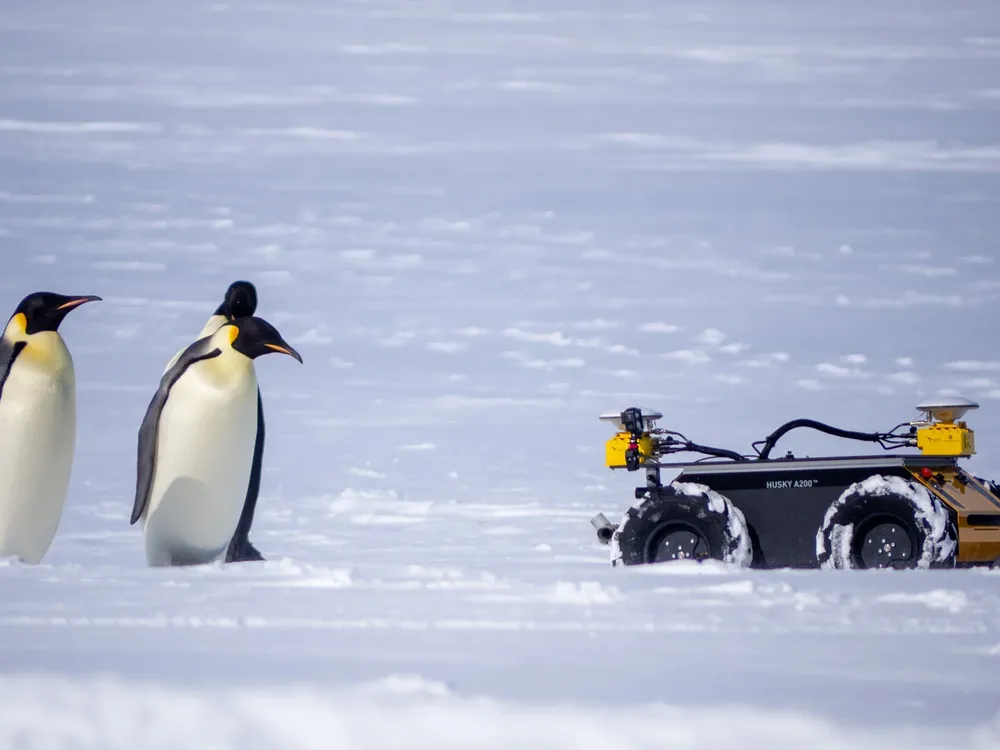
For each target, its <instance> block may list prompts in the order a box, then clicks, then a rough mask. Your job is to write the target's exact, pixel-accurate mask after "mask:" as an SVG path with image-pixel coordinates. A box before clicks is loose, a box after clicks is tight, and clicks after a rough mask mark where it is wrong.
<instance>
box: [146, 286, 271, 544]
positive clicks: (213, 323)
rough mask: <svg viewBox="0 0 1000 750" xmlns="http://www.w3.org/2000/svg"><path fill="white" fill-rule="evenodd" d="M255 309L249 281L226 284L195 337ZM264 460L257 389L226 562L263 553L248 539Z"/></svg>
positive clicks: (261, 404) (261, 406) (254, 290)
mask: <svg viewBox="0 0 1000 750" xmlns="http://www.w3.org/2000/svg"><path fill="white" fill-rule="evenodd" d="M256 312H257V288H256V287H255V286H254V285H253V284H252V283H251V282H249V281H243V280H237V281H234V282H233V283H232V284H230V285H229V288H228V289H226V293H225V295H224V296H223V298H222V302H221V303H220V304H219V306H218V307H217V308H216V310H215V312H214V313H213V314H212V315H211V316H210V317H209V319H208V321H207V322H206V323H205V326H204V327H203V328H202V329H201V333H200V334H198V338H199V339H201V338H204V337H206V336H211V335H212V334H213V333H215V332H216V331H217V330H219V328H221V327H222V326H223V325H225V324H226V323H228V322H229V321H232V320H239V319H240V318H249V317H252V316H253V315H254V313H256ZM181 353H182V352H178V353H177V354H176V355H174V358H173V359H172V360H170V362H169V364H168V365H167V367H166V369H165V370H164V373H166V372H167V371H169V370H170V368H171V367H173V366H174V364H175V363H176V362H177V360H178V358H179V357H180V356H181ZM263 462H264V402H263V399H262V398H261V395H260V389H259V388H258V390H257V437H256V442H255V443H254V451H253V466H252V468H251V470H250V482H249V484H248V485H247V492H246V497H245V498H244V501H243V511H242V513H241V514H240V520H239V523H237V524H236V531H235V532H234V533H233V538H232V540H231V541H230V543H229V549H227V550H226V562H227V563H232V562H251V561H256V562H259V561H263V560H264V556H263V555H262V554H261V553H260V551H259V550H258V549H257V548H256V547H254V545H253V543H252V542H251V541H250V528H251V527H252V526H253V517H254V512H255V511H256V509H257V496H258V495H259V494H260V476H261V467H262V464H263Z"/></svg>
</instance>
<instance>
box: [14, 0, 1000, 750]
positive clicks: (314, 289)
mask: <svg viewBox="0 0 1000 750" xmlns="http://www.w3.org/2000/svg"><path fill="white" fill-rule="evenodd" d="M8 6H9V7H5V9H4V13H3V15H2V18H0V101H2V104H0V262H2V266H0V269H2V270H0V302H2V304H3V305H5V306H6V308H7V309H9V310H11V311H12V309H13V306H14V305H15V304H16V303H17V301H18V300H20V299H21V297H23V296H24V295H25V294H27V293H29V292H31V291H36V290H39V289H49V290H52V291H58V292H62V293H66V294H98V295H100V296H101V297H103V299H104V301H103V302H99V303H95V304H93V305H87V306H85V307H84V308H82V309H80V310H79V311H78V312H74V313H73V315H72V316H71V317H70V318H68V319H67V321H66V323H65V324H64V325H63V328H62V333H63V335H64V337H65V339H66V341H67V345H68V346H69V348H70V351H71V352H72V354H73V357H74V361H75V366H76V379H77V389H78V390H77V402H78V428H77V442H76V456H75V462H74V467H73V474H72V478H71V484H70V491H69V496H68V499H67V502H66V509H65V512H64V515H63V518H62V522H61V525H60V527H59V531H58V534H57V536H56V539H55V542H54V543H53V546H52V548H51V550H50V551H49V554H48V555H47V556H46V558H45V559H44V560H43V561H42V563H41V564H39V565H27V564H22V563H18V562H17V561H14V560H6V561H4V563H3V565H2V566H0V591H2V594H3V595H2V597H0V667H2V670H0V745H2V746H4V747H12V748H20V747H25V748H38V749H47V748H74V749H79V748H102V749H106V750H113V749H117V748H130V749H132V748H137V747H142V748H150V749H151V750H152V749H153V748H158V747H171V748H175V747H205V748H213V749H214V748H239V750H256V749H257V748H282V749H283V750H295V749H296V748H328V747H337V748H343V749H344V750H354V749H355V748H357V749H363V750H368V749H370V748H404V747H405V748H468V749H470V750H478V749H479V748H513V747H526V748H527V747H531V748H536V747H537V748H572V749H573V750H585V749H586V748H598V747H600V748H615V749H616V750H617V749H618V748H621V749H623V750H631V749H633V748H635V749H639V748H650V749H652V748H656V749H657V750H660V749H666V748H735V747H741V748H768V749H769V750H776V749H778V748H790V749H791V748H794V749H795V750H800V749H801V748H806V747H808V748H817V749H825V748H831V749H832V748H838V749H839V748H851V749H852V750H858V749H859V748H877V749H878V750H884V749H885V748H894V747H906V748H913V749H916V748H954V747H966V748H975V749H977V750H979V749H983V750H985V749H987V748H1000V681H998V680H997V677H996V675H997V667H998V665H1000V661H998V659H1000V570H968V571H965V570H948V571H941V570H918V571H905V572H904V571H871V572H849V571H820V570H815V571H756V570H745V569H739V568H738V567H734V566H726V565H723V564H703V565H697V564H695V563H688V562H680V563H671V564H669V565H661V566H636V567H629V568H614V567H613V566H611V564H610V561H609V557H608V551H609V550H608V547H606V546H603V545H600V544H599V543H598V542H597V538H596V535H595V533H594V529H593V528H592V527H591V525H590V523H589V519H590V518H591V517H592V516H593V515H594V514H595V513H597V512H598V511H603V512H604V513H605V514H606V515H607V516H608V517H609V518H611V519H613V520H614V519H616V518H618V517H619V514H620V513H622V512H624V511H625V510H626V509H627V508H628V507H629V506H630V505H631V504H632V503H633V502H634V495H633V489H634V488H635V487H636V486H637V485H640V484H642V479H643V477H642V476H641V474H642V473H641V472H638V473H636V474H627V473H625V472H611V471H609V470H607V469H605V468H604V466H603V458H604V445H603V444H604V441H605V440H606V439H607V438H608V437H610V436H611V434H612V432H613V428H612V427H611V426H610V425H609V424H608V423H607V422H602V421H600V420H599V419H598V416H599V415H600V414H607V413H617V412H618V411H619V410H621V409H623V408H625V407H627V406H635V405H640V404H641V405H648V406H649V407H650V408H652V409H656V410H659V411H662V412H663V414H664V417H663V419H662V420H660V421H659V426H661V427H667V428H669V429H675V430H679V431H681V432H683V433H685V434H686V435H688V436H689V437H690V438H691V439H692V440H694V441H696V442H698V443H702V444H707V445H717V446H720V447H726V448H731V449H734V450H740V451H743V452H748V451H749V450H750V443H751V442H752V441H754V440H758V439H761V438H763V437H764V436H766V435H767V434H768V433H770V432H771V431H772V430H773V429H774V428H775V427H777V426H778V425H779V424H781V423H783V422H785V421H786V420H789V419H793V418H796V417H810V418H813V419H819V420H822V421H825V422H828V423H831V424H834V425H836V426H839V427H843V428H847V429H856V430H887V429H891V428H892V427H893V426H895V425H896V424H898V423H900V422H902V421H905V420H907V419H912V418H916V417H917V416H918V413H917V411H916V409H915V407H916V404H918V403H919V402H920V401H921V400H923V399H925V398H930V397H933V396H938V395H956V394H957V395H962V396H966V397H969V398H972V399H974V400H975V401H977V402H978V403H979V404H980V405H981V408H980V409H979V410H976V411H973V412H970V413H969V415H968V416H967V419H968V421H969V423H970V425H971V426H972V427H973V428H974V429H975V430H976V444H977V446H978V449H979V453H978V455H977V456H975V457H974V458H972V459H971V460H970V461H968V462H967V465H968V468H969V469H970V470H971V471H974V472H975V473H976V474H977V475H978V476H982V477H985V478H988V479H997V478H1000V421H998V420H997V417H996V409H997V408H998V405H1000V354H998V352H997V338H996V320H997V318H998V316H1000V302H998V295H1000V272H998V261H1000V253H998V251H997V245H996V238H997V236H998V235H1000V215H998V213H997V212H996V211H995V210H994V207H995V205H996V204H997V201H998V200H1000V182H998V177H997V173H998V171H1000V136H998V133H1000V130H998V128H997V123H998V113H1000V89H998V85H997V79H996V74H997V70H998V64H1000V14H998V13H997V10H996V7H995V1H994V0H959V2H953V3H941V2H936V1H932V0H890V1H889V2H883V3H849V4H848V5H843V4H838V5H836V6H834V5H833V4H830V3H827V4H823V5H817V4H806V3H776V4H761V3H742V2H737V1H736V0H704V1H703V2H690V3H681V4H676V3H660V2H654V1H653V0H622V1H620V2H615V3H606V2H598V1H597V0H574V1H571V0H539V1H536V2H528V1H527V0H505V1H504V2H500V0H480V2H475V3H472V2H457V1H453V2H448V1H446V0H440V1H436V2H435V1H430V0H428V1H426V2H407V1H406V0H372V1H371V2H365V3H357V2H338V1H334V0H330V1H326V2H321V0H302V1H301V2H297V3H277V2H266V1H260V2H249V1H247V2H243V1H242V0H237V1H236V2H205V1H203V0H171V1H170V2H166V0H150V1H149V2H143V3H130V2H124V1H123V0H93V1H92V2H87V3H70V2H64V1H62V0H38V1H36V2H31V3H17V4H8ZM238 278H246V279H250V280H252V281H253V282H254V283H255V284H256V285H257V289H258V292H259V294H260V307H259V310H258V313H259V314H260V315H261V316H262V317H264V318H266V319H267V320H269V321H270V322H271V323H273V324H274V325H275V326H277V328H278V329H279V330H280V331H281V333H282V334H283V335H284V336H285V338H286V339H287V340H288V341H289V342H290V343H291V344H292V345H293V346H295V348H296V349H297V350H298V351H300V352H301V353H302V355H303V358H304V365H302V366H298V365H297V364H296V366H294V367H287V366H285V365H287V362H284V361H274V360H273V359H270V358H264V359H262V360H260V361H259V363H258V366H257V374H258V377H259V380H260V383H261V389H262V393H263V398H264V407H265V414H266V415H267V444H266V452H265V458H264V474H263V480H262V487H261V497H260V501H259V505H258V510H257V516H256V522H255V525H254V529H253V532H252V533H251V539H252V540H253V541H254V543H255V544H256V545H257V546H258V548H259V549H260V550H261V551H262V552H263V554H264V555H265V556H266V557H267V561H266V562H263V563H248V564H241V565H221V564H214V565H204V566H195V567H190V568H183V569H182V568H166V569H150V568H148V567H147V566H146V564H145V559H144V555H143V545H142V537H141V533H140V530H139V528H138V527H136V526H130V525H129V523H128V520H129V513H130V510H131V507H132V500H133V495H134V491H135V461H136V441H137V431H138V428H139V424H140V422H141V420H142V415H143V413H144V411H145V409H146V406H147V404H148V403H149V399H150V398H151V397H152V395H153V393H154V391H155V389H156V387H157V384H158V382H159V378H160V375H161V373H162V372H163V368H164V366H165V365H166V363H167V362H168V361H169V360H170V358H171V357H172V356H173V354H174V353H175V352H177V351H178V350H179V349H181V348H182V347H183V346H185V345H186V344H188V343H190V341H191V340H192V337H193V336H195V335H196V334H197V332H198V331H199V330H200V329H201V327H202V325H203V324H204V323H205V321H206V319H207V318H208V316H209V315H210V314H211V313H212V312H213V310H214V309H215V307H216V306H217V305H218V303H219V301H220V298H221V295H222V293H223V292H224V291H225V288H226V286H227V285H228V284H229V283H230V282H231V281H233V280H234V279H238ZM871 448H872V446H871V445H866V444H856V445H855V444H845V443H844V441H842V440H838V439H835V438H830V437H828V436H824V435H819V434H816V433H804V434H800V433H799V432H795V433H792V434H789V435H787V436H786V437H785V438H783V439H782V441H781V442H780V443H779V445H778V447H777V449H776V451H775V455H783V454H784V452H785V451H786V450H791V451H793V452H794V453H795V454H796V455H806V454H813V455H816V454H818V453H830V452H848V453H867V452H870V451H871ZM669 478H670V477H669V476H668V477H665V479H669Z"/></svg>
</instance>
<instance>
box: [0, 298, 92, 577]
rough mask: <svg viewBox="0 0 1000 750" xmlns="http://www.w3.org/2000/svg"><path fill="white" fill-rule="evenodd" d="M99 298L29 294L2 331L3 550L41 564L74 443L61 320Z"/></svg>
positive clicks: (71, 383) (72, 388)
mask: <svg viewBox="0 0 1000 750" xmlns="http://www.w3.org/2000/svg"><path fill="white" fill-rule="evenodd" d="M100 299H101V298H100V297H96V296H92V295H91V296H85V297H67V296H65V295H62V294H54V293H52V292H36V293H34V294H29V295H28V296H27V297H25V298H24V299H23V300H21V302H20V304H19V305H18V306H17V309H16V310H14V314H13V315H12V316H11V317H10V320H8V321H7V327H6V328H5V329H4V332H3V336H2V337H0V557H16V558H18V559H20V560H21V561H22V562H25V563H28V564H31V565H37V564H38V563H40V562H41V561H42V559H43V558H44V557H45V555H46V553H48V551H49V547H50V546H51V545H52V540H53V539H54V538H55V535H56V531H57V530H58V527H59V521H60V520H61V518H62V513H63V508H64V507H65V504H66V492H67V490H68V488H69V480H70V474H71V472H72V468H73V454H74V449H75V446H76V374H75V372H74V369H73V358H72V356H70V353H69V349H68V348H67V347H66V342H65V341H64V340H63V338H62V336H61V335H60V334H59V325H60V324H61V323H62V322H63V319H64V318H65V317H66V316H67V315H68V314H69V313H70V312H71V311H72V310H75V309H76V308H78V307H79V306H80V305H83V304H85V303H87V302H94V301H98V300H100Z"/></svg>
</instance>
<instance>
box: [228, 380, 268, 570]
mask: <svg viewBox="0 0 1000 750" xmlns="http://www.w3.org/2000/svg"><path fill="white" fill-rule="evenodd" d="M263 462H264V401H263V400H262V399H261V396H260V388H257V439H256V441H255V442H254V446H253V464H252V465H251V467H250V483H249V484H248V485H247V495H246V499H245V500H244V501H243V512H242V513H241V514H240V520H239V522H238V523H237V524H236V531H235V532H234V533H233V538H232V539H231V540H230V542H229V548H228V549H227V550H226V562H227V563H231V562H263V561H264V556H263V555H262V554H261V553H260V552H259V551H258V549H257V548H256V547H254V546H253V543H252V542H251V541H250V527H251V526H253V514H254V511H255V510H256V509H257V495H258V494H259V492H260V474H261V466H262V465H263Z"/></svg>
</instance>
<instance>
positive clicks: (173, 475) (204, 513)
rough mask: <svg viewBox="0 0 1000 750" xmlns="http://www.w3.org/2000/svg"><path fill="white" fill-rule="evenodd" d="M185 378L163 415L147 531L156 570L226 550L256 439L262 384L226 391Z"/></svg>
mask: <svg viewBox="0 0 1000 750" xmlns="http://www.w3.org/2000/svg"><path fill="white" fill-rule="evenodd" d="M189 375H191V373H190V372H189V373H188V375H185V376H182V377H181V378H180V380H179V381H178V382H177V383H175V384H174V387H173V388H172V389H171V392H170V396H169V398H168V399H167V403H166V404H165V405H164V407H163V412H162V413H161V415H160V424H159V430H158V438H157V443H156V469H155V476H154V478H153V484H152V488H151V492H150V497H149V504H148V506H147V508H146V513H145V517H144V524H143V534H144V537H145V543H146V557H147V561H148V563H149V564H150V565H193V564H201V563H207V562H212V561H213V560H216V559H218V558H219V557H220V556H221V555H222V554H223V553H225V551H226V548H227V546H228V545H229V541H230V539H231V538H232V535H233V532H234V531H235V530H236V524H237V522H238V521H239V517H240V513H241V512H242V510H243V501H244V499H245V497H246V491H247V485H248V483H249V481H250V467H251V463H252V461H253V448H254V440H255V437H256V434H257V383H256V379H255V378H254V377H252V376H251V377H249V378H244V379H243V380H242V382H241V383H240V385H238V386H237V387H236V388H232V389H224V388H221V387H218V386H217V385H213V384H211V383H209V382H206V381H205V380H203V379H201V378H199V377H189Z"/></svg>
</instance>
